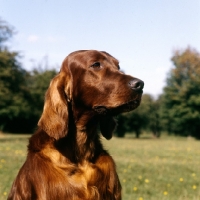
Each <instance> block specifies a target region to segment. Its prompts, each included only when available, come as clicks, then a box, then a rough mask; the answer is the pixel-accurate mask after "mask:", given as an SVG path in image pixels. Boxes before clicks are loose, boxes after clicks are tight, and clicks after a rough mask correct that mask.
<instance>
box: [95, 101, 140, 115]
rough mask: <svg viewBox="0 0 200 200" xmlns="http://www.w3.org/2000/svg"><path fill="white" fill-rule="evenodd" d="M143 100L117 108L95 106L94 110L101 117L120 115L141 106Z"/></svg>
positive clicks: (129, 102)
mask: <svg viewBox="0 0 200 200" xmlns="http://www.w3.org/2000/svg"><path fill="white" fill-rule="evenodd" d="M140 101H141V99H135V100H131V101H128V102H126V103H123V104H120V105H117V106H115V107H106V106H94V107H93V110H94V111H95V112H97V113H98V114H101V115H107V114H108V115H118V114H120V113H123V112H130V111H132V110H134V109H136V108H137V107H138V106H139V105H140Z"/></svg>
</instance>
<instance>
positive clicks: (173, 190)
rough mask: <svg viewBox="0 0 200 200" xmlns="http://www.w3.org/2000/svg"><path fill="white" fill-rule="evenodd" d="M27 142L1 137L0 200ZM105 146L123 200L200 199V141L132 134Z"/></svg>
mask: <svg viewBox="0 0 200 200" xmlns="http://www.w3.org/2000/svg"><path fill="white" fill-rule="evenodd" d="M27 140H28V136H23V135H14V136H13V135H6V136H5V135H0V200H4V199H6V196H7V194H8V192H9V189H10V187H11V184H12V181H13V179H14V177H15V176H16V174H17V172H18V170H19V168H20V166H21V165H22V164H23V162H24V160H25V157H26V146H27ZM103 143H104V146H105V147H106V149H108V150H109V152H110V153H111V155H112V156H113V157H114V159H115V161H116V164H117V170H118V173H119V177H120V180H121V184H122V187H123V200H200V141H196V140H194V139H191V138H190V139H188V138H180V137H167V136H163V137H161V138H160V139H153V138H150V137H149V138H147V137H142V138H141V139H134V138H133V137H131V136H130V135H129V136H127V137H126V138H123V139H119V138H113V139H112V140H110V141H106V140H104V139H103Z"/></svg>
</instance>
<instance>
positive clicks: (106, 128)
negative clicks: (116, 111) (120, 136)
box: [100, 116, 117, 140]
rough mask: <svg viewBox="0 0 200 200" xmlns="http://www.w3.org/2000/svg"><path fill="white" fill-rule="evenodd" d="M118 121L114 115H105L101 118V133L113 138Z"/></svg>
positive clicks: (107, 137)
mask: <svg viewBox="0 0 200 200" xmlns="http://www.w3.org/2000/svg"><path fill="white" fill-rule="evenodd" d="M116 125H117V123H116V121H115V119H114V118H113V117H111V116H109V117H104V118H102V119H100V131H101V134H102V135H103V136H104V137H105V138H106V139H107V140H110V139H111V138H112V135H113V132H114V130H115V128H116Z"/></svg>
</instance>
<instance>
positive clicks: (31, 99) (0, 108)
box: [0, 20, 56, 133]
mask: <svg viewBox="0 0 200 200" xmlns="http://www.w3.org/2000/svg"><path fill="white" fill-rule="evenodd" d="M13 33H14V31H13V28H12V27H10V26H9V25H8V24H7V23H6V22H5V21H3V20H0V71H1V72H0V131H6V132H20V133H23V132H32V131H33V130H34V128H35V127H36V124H37V121H38V118H39V116H40V114H41V112H42V108H43V102H44V94H45V91H46V89H47V88H48V85H49V82H50V79H52V78H53V76H55V74H56V71H55V70H47V69H45V70H41V69H39V68H37V69H34V70H32V71H31V72H28V71H26V70H25V69H23V68H22V65H21V63H20V62H19V60H20V55H19V53H18V52H12V51H10V50H9V49H8V48H7V46H6V45H5V43H6V42H7V40H9V39H10V37H12V34H13ZM45 67H47V66H45ZM40 68H41V67H40Z"/></svg>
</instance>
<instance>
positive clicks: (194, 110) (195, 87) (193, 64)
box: [161, 48, 200, 138]
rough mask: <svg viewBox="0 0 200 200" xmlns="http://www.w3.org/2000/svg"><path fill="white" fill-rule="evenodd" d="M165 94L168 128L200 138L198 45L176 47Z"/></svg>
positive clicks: (163, 98) (163, 109)
mask: <svg viewBox="0 0 200 200" xmlns="http://www.w3.org/2000/svg"><path fill="white" fill-rule="evenodd" d="M172 62H173V64H174V68H173V69H172V70H171V71H170V74H169V75H168V79H167V86H166V87H165V88H164V94H163V96H162V98H161V99H162V118H163V124H164V127H165V129H167V130H168V132H173V133H176V134H179V135H183V136H187V135H192V136H194V137H196V138H200V132H199V130H200V87H199V85H200V54H199V53H198V52H197V51H195V50H194V49H191V48H187V49H186V50H184V51H176V52H175V53H174V56H173V57H172Z"/></svg>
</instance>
